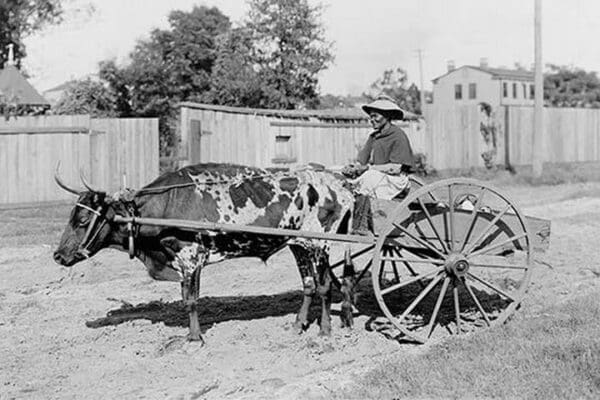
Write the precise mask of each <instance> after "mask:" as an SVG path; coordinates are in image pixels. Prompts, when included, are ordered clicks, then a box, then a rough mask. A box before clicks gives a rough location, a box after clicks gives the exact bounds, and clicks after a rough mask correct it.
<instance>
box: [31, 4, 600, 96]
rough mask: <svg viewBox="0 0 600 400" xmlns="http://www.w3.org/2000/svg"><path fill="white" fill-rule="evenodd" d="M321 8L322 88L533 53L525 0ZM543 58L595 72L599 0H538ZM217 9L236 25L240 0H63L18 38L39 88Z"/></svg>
mask: <svg viewBox="0 0 600 400" xmlns="http://www.w3.org/2000/svg"><path fill="white" fill-rule="evenodd" d="M309 2H310V3H311V4H317V3H318V2H320V3H321V4H323V5H324V6H325V9H324V11H323V15H322V22H323V25H324V27H325V32H326V38H327V40H329V41H332V42H333V45H334V47H333V53H334V55H335V61H334V62H333V64H332V65H331V66H330V67H329V68H328V69H327V70H326V71H324V72H322V73H321V75H320V80H319V81H320V89H321V93H322V94H326V93H332V94H338V95H344V94H360V93H362V92H363V91H365V90H366V89H367V88H368V87H369V85H370V84H371V83H372V82H373V81H375V80H376V79H377V78H379V77H380V76H381V75H382V73H383V71H384V70H386V69H389V68H397V67H401V68H403V69H405V70H406V71H407V73H408V80H409V82H415V83H416V84H417V85H419V86H420V80H421V75H420V70H419V57H418V50H421V54H422V62H423V77H422V79H423V82H424V87H425V89H427V90H429V89H431V80H432V79H434V78H435V77H437V76H439V75H442V74H444V73H445V72H446V66H447V62H448V61H449V60H453V61H454V62H455V64H456V66H461V65H465V64H467V65H478V64H479V62H480V59H481V58H487V60H488V63H489V65H490V66H493V67H514V65H515V63H520V64H521V65H523V66H526V67H529V66H531V65H532V63H533V60H534V46H533V41H534V38H533V27H534V0H452V1H446V0H321V1H317V0H309ZM542 4H543V5H542V10H543V11H542V57H543V62H544V63H553V64H559V65H573V66H577V67H581V68H584V69H586V70H591V71H598V70H600V52H598V51H597V50H596V45H595V44H594V39H595V38H598V37H600V24H599V23H598V22H597V21H598V20H599V19H600V1H597V0H571V1H564V0H542ZM194 5H207V6H216V7H218V8H219V9H220V10H221V11H222V12H223V13H224V14H226V15H227V16H229V17H230V19H231V20H232V22H233V23H240V22H241V21H242V20H243V18H244V15H245V13H246V11H247V5H246V2H245V1H244V0H204V1H198V0H196V1H194V0H169V1H148V0H66V3H65V8H66V11H67V12H66V14H65V21H64V22H63V23H62V24H60V25H58V26H51V27H48V28H46V29H45V30H44V31H42V32H39V33H37V34H35V35H33V36H31V37H29V38H27V39H26V40H25V44H26V46H27V53H28V55H27V58H26V59H25V60H24V65H25V68H26V69H27V71H28V73H29V74H30V75H31V79H30V82H31V83H32V84H33V85H34V86H35V87H36V88H37V89H38V90H40V91H44V90H47V89H49V88H51V87H53V86H56V85H59V84H61V83H63V82H65V81H67V80H70V79H77V78H81V77H85V76H88V75H89V74H93V73H95V72H97V70H98V63H99V62H100V61H102V60H106V59H109V58H116V60H117V62H118V63H126V62H127V56H128V54H129V52H130V51H131V50H132V49H133V47H134V45H135V43H136V41H137V40H140V39H144V38H147V37H148V35H149V33H150V31H151V30H152V29H154V28H167V27H168V22H167V15H168V13H169V12H170V11H171V10H173V9H180V10H184V11H189V10H191V8H192V7H193V6H194Z"/></svg>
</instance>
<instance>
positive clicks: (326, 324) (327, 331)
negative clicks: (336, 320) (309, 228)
mask: <svg viewBox="0 0 600 400" xmlns="http://www.w3.org/2000/svg"><path fill="white" fill-rule="evenodd" d="M317 273H318V286H317V291H318V293H319V296H320V297H321V331H320V332H319V335H322V336H329V335H331V275H330V274H329V256H328V254H327V253H326V252H325V251H321V250H319V254H318V258H317Z"/></svg>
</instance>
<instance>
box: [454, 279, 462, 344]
mask: <svg viewBox="0 0 600 400" xmlns="http://www.w3.org/2000/svg"><path fill="white" fill-rule="evenodd" d="M453 286H454V287H453V288H452V294H453V296H454V314H455V315H456V334H457V335H460V304H459V303H458V285H457V284H456V280H454V283H453Z"/></svg>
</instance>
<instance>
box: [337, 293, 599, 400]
mask: <svg viewBox="0 0 600 400" xmlns="http://www.w3.org/2000/svg"><path fill="white" fill-rule="evenodd" d="M599 295H600V292H595V293H592V294H590V295H587V296H584V297H580V298H577V299H574V300H572V301H570V302H568V303H565V304H563V305H559V306H554V307H550V308H548V309H547V310H546V311H545V312H544V313H542V314H540V315H539V316H535V317H531V318H528V319H525V318H524V317H520V318H518V319H515V320H513V321H512V322H510V323H509V324H508V325H504V326H501V327H498V328H494V329H490V330H487V331H482V332H479V333H477V334H474V335H471V336H467V337H463V338H452V339H448V340H447V341H445V342H443V343H438V344H434V345H432V346H431V347H430V348H429V349H428V350H427V351H426V353H425V354H422V355H414V356H402V355H399V356H393V357H391V358H390V359H388V360H386V361H384V362H382V363H381V365H380V366H379V367H377V368H376V369H374V370H372V371H371V372H369V373H367V374H366V375H364V376H363V377H362V378H360V379H359V380H358V381H357V383H356V384H355V385H353V386H351V387H346V388H344V389H343V390H342V391H340V392H338V393H337V395H336V398H340V399H342V398H344V399H345V398H369V399H395V398H478V399H479V398H519V399H521V398H525V399H540V400H541V399H563V398H567V399H575V398H577V399H579V398H590V399H591V398H600V303H599V302H598V296H599Z"/></svg>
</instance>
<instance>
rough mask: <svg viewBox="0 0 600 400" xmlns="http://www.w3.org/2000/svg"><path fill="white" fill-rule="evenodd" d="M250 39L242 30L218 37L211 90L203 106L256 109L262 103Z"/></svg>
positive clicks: (244, 29) (261, 88)
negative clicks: (210, 104) (214, 105)
mask: <svg viewBox="0 0 600 400" xmlns="http://www.w3.org/2000/svg"><path fill="white" fill-rule="evenodd" d="M252 48H253V43H252V38H251V36H250V33H249V32H248V30H247V29H246V28H244V27H241V28H236V29H232V30H231V31H230V32H227V33H225V34H224V35H222V36H221V37H220V38H219V40H218V44H217V53H218V56H217V59H216V61H215V65H214V67H213V70H212V74H211V88H210V90H209V91H208V92H207V93H206V94H205V95H204V96H203V99H202V100H203V101H205V102H207V103H213V104H220V105H228V106H238V107H260V105H261V104H263V103H265V101H264V100H263V98H264V97H265V93H264V90H263V83H262V82H261V80H260V77H259V74H258V72H257V71H256V69H255V67H254V61H253V59H252Z"/></svg>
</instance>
